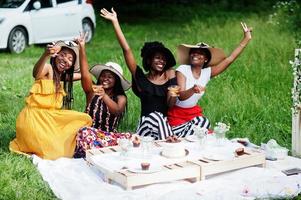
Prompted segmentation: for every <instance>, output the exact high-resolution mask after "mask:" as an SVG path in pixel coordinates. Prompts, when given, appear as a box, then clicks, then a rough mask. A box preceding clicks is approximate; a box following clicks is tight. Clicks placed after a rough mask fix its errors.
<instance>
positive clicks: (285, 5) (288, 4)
mask: <svg viewBox="0 0 301 200" xmlns="http://www.w3.org/2000/svg"><path fill="white" fill-rule="evenodd" d="M273 11H274V13H273V14H271V15H270V23H272V24H274V25H276V26H278V27H279V28H281V29H290V31H292V32H293V33H294V35H295V38H296V41H297V44H298V47H301V4H300V2H299V1H296V0H291V1H278V2H277V3H276V4H275V5H274V6H273Z"/></svg>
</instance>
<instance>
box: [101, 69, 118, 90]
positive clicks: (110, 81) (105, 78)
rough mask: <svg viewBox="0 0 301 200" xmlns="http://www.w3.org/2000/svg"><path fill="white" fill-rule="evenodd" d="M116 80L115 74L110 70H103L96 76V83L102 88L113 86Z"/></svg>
mask: <svg viewBox="0 0 301 200" xmlns="http://www.w3.org/2000/svg"><path fill="white" fill-rule="evenodd" d="M115 82H116V75H115V74H114V73H113V72H111V71H110V70H103V71H102V72H101V73H100V75H99V77H98V84H99V85H103V88H104V89H110V88H113V87H114V85H115Z"/></svg>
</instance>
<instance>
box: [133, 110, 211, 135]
mask: <svg viewBox="0 0 301 200" xmlns="http://www.w3.org/2000/svg"><path fill="white" fill-rule="evenodd" d="M194 125H195V126H200V127H205V128H207V129H208V128H209V127H210V122H209V120H208V119H207V118H206V117H195V118H193V119H192V120H190V121H188V122H186V123H184V124H181V125H179V126H174V127H171V126H170V125H169V123H168V121H167V118H166V117H164V116H163V114H162V113H160V112H152V113H150V114H149V115H148V116H143V117H142V118H141V119H140V122H139V125H138V128H137V130H136V133H137V134H138V135H140V136H151V137H153V138H155V139H156V140H165V139H166V138H167V137H168V136H171V135H177V136H178V137H185V136H186V135H192V134H193V133H194V131H193V128H194Z"/></svg>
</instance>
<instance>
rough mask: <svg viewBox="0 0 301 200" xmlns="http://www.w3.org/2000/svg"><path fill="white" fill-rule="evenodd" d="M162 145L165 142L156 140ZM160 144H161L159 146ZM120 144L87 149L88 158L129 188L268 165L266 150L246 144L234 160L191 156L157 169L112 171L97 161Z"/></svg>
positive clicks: (110, 180)
mask: <svg viewBox="0 0 301 200" xmlns="http://www.w3.org/2000/svg"><path fill="white" fill-rule="evenodd" d="M155 143H156V144H157V145H158V146H160V143H161V142H155ZM158 146H157V147H158ZM119 151H120V147H118V146H114V147H107V148H101V149H94V150H90V151H87V153H86V157H87V161H88V162H90V163H91V164H92V165H94V166H95V167H96V168H98V169H99V170H100V171H101V172H102V173H103V174H104V176H105V178H106V179H107V180H108V182H109V183H110V182H112V181H114V182H116V183H118V184H120V185H121V186H123V187H124V188H125V189H126V190H131V189H133V188H134V187H138V186H144V185H149V184H153V183H162V182H168V181H175V180H188V181H190V182H195V181H199V180H205V178H206V177H207V176H209V175H215V174H219V173H224V172H228V171H231V170H237V169H241V168H246V167H251V166H260V167H265V154H264V153H263V152H261V151H258V150H252V149H247V148H245V153H244V154H243V155H241V156H236V157H234V158H233V159H231V160H217V161H216V160H209V159H206V158H204V157H203V156H201V152H200V156H199V157H198V152H197V156H195V155H194V156H190V154H189V155H188V156H186V157H185V159H184V161H181V162H177V163H173V164H168V165H163V166H162V170H161V171H158V172H154V173H134V172H131V171H129V170H127V169H124V170H119V171H112V170H108V169H107V168H105V167H103V166H102V165H101V164H100V163H93V161H92V159H91V158H92V156H95V155H104V154H107V153H114V152H119Z"/></svg>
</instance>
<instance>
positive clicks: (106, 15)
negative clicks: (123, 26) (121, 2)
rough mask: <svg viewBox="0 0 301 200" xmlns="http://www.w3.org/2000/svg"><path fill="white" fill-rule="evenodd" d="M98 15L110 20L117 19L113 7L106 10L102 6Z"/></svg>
mask: <svg viewBox="0 0 301 200" xmlns="http://www.w3.org/2000/svg"><path fill="white" fill-rule="evenodd" d="M100 16H102V17H103V18H105V19H108V20H110V21H117V13H116V12H115V11H114V9H113V8H112V9H111V12H109V11H107V9H105V8H103V9H101V10H100Z"/></svg>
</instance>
